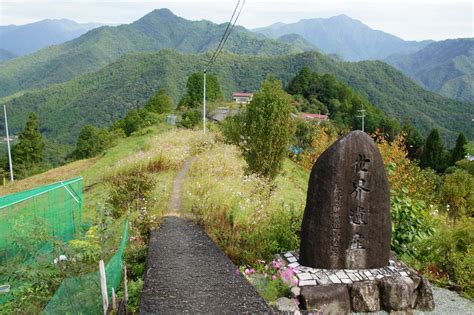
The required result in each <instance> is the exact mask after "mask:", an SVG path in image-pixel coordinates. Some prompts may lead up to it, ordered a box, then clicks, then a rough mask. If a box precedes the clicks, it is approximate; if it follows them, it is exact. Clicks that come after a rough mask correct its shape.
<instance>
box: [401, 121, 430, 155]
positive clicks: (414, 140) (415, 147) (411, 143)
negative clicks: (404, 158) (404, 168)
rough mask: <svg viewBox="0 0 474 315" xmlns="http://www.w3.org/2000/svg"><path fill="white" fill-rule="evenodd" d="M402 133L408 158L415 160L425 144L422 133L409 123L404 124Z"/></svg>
mask: <svg viewBox="0 0 474 315" xmlns="http://www.w3.org/2000/svg"><path fill="white" fill-rule="evenodd" d="M402 132H403V133H404V135H405V145H406V147H407V150H408V157H409V158H411V159H413V158H415V157H417V156H418V155H419V153H420V148H421V147H422V146H423V144H424V143H425V139H423V136H422V135H421V133H420V132H419V131H418V130H417V129H415V128H414V127H413V125H412V124H411V123H409V122H407V121H405V122H404V124H403V127H402Z"/></svg>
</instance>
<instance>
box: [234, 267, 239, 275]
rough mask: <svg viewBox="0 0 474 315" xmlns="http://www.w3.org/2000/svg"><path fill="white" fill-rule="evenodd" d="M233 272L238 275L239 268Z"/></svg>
mask: <svg viewBox="0 0 474 315" xmlns="http://www.w3.org/2000/svg"><path fill="white" fill-rule="evenodd" d="M235 274H236V275H237V276H238V275H240V270H239V268H237V269H235Z"/></svg>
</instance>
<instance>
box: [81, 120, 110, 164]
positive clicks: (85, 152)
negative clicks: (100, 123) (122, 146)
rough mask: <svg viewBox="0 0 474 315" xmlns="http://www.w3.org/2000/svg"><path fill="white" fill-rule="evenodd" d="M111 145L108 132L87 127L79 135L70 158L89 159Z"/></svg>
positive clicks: (90, 126)
mask: <svg viewBox="0 0 474 315" xmlns="http://www.w3.org/2000/svg"><path fill="white" fill-rule="evenodd" d="M113 143H114V141H113V139H112V135H111V134H110V132H109V131H108V130H106V129H102V128H97V127H94V126H92V125H87V126H85V127H84V128H82V130H81V133H80V134H79V138H78V139H77V144H76V149H75V150H74V152H73V153H72V156H73V157H74V158H76V159H86V158H90V157H93V156H96V155H98V154H99V153H101V152H103V151H104V150H105V149H107V148H109V147H111V146H112V145H113Z"/></svg>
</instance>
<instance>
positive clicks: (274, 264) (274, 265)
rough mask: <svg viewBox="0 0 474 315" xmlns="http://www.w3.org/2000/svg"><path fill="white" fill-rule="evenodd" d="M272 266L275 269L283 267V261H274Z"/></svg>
mask: <svg viewBox="0 0 474 315" xmlns="http://www.w3.org/2000/svg"><path fill="white" fill-rule="evenodd" d="M272 266H273V268H275V269H280V268H281V263H280V262H279V261H278V260H274V261H272Z"/></svg>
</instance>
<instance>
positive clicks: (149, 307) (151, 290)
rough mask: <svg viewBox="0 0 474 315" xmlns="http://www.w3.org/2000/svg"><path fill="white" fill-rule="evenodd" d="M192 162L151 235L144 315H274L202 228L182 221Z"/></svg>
mask: <svg viewBox="0 0 474 315" xmlns="http://www.w3.org/2000/svg"><path fill="white" fill-rule="evenodd" d="M191 163H192V160H191V161H188V162H187V163H186V164H185V165H184V166H183V169H182V170H181V172H180V173H179V174H178V176H177V177H176V179H175V182H174V185H173V194H172V197H171V200H170V204H169V206H168V213H167V215H166V216H165V217H164V219H163V222H162V224H161V225H160V228H159V229H158V230H156V231H152V232H151V233H150V240H149V247H148V257H147V272H146V275H145V283H144V286H143V291H142V294H141V301H140V314H156V313H160V314H168V313H169V314H171V313H184V312H189V313H239V314H240V313H253V314H261V313H270V312H271V310H270V308H269V307H268V305H267V304H266V303H265V301H264V300H263V299H262V298H261V297H260V296H259V295H258V293H257V292H256V291H255V289H254V288H253V286H252V285H251V284H250V283H249V282H248V281H247V280H246V279H245V278H244V277H243V276H242V275H241V274H240V273H239V272H237V267H236V266H235V265H234V264H233V263H232V262H231V261H230V259H229V258H228V257H227V256H226V255H225V254H224V253H223V252H222V251H221V250H220V249H219V248H218V247H217V246H216V245H215V244H214V242H213V241H212V240H211V239H210V238H209V236H208V235H207V234H206V233H205V232H204V231H203V230H202V229H201V228H200V227H199V226H198V225H196V224H194V223H192V222H190V221H188V220H186V219H185V218H182V217H180V216H179V215H180V213H181V211H182V186H183V182H184V178H185V176H186V173H187V171H188V169H189V166H190V164H191Z"/></svg>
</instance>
